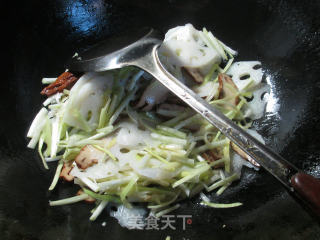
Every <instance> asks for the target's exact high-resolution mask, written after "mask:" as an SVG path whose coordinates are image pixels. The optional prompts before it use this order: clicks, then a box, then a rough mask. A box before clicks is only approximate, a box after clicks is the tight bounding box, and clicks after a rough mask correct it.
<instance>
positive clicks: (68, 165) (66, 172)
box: [60, 162, 74, 182]
mask: <svg viewBox="0 0 320 240" xmlns="http://www.w3.org/2000/svg"><path fill="white" fill-rule="evenodd" d="M72 168H73V166H72V162H65V163H64V164H63V167H62V170H61V172H60V178H63V179H64V180H66V181H68V182H71V181H72V180H73V179H74V176H72V175H70V172H71V170H72Z"/></svg>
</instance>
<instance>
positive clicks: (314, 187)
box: [67, 29, 320, 216]
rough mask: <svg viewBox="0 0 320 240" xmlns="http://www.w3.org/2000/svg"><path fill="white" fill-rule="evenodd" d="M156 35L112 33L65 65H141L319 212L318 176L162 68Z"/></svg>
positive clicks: (95, 68)
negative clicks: (234, 120) (224, 113)
mask: <svg viewBox="0 0 320 240" xmlns="http://www.w3.org/2000/svg"><path fill="white" fill-rule="evenodd" d="M160 38H161V36H160V34H159V33H158V32H157V31H154V30H153V29H141V30H140V31H138V32H134V33H128V34H127V35H124V36H120V37H115V38H112V39H109V40H108V41H106V42H103V43H100V44H98V45H96V46H95V47H93V48H91V49H89V50H88V51H85V52H83V53H81V54H80V55H79V56H80V57H78V58H74V59H72V60H71V61H70V62H69V64H68V66H67V68H68V69H70V70H71V71H80V72H90V71H95V72H100V71H107V70H111V69H117V68H121V67H125V66H136V67H138V68H141V69H143V70H144V71H146V72H148V73H149V74H151V75H152V76H154V77H155V78H156V79H157V80H158V81H160V82H161V83H162V84H163V85H164V86H165V87H167V88H168V89H169V90H170V91H171V92H173V93H174V94H175V95H177V96H178V97H179V98H180V99H182V100H183V101H184V102H185V103H187V104H188V105H189V106H190V107H191V108H193V109H194V110H195V111H196V112H198V113H199V114H200V115H201V116H202V117H204V118H205V119H206V120H207V121H209V122H210V123H211V124H212V125H214V126H215V127H216V128H218V129H219V130H220V131H221V132H222V133H223V134H224V135H225V136H227V137H228V138H229V139H230V140H231V141H232V142H234V143H235V144H236V145H238V146H239V147H240V148H241V149H242V150H243V151H244V152H245V153H247V154H248V155H249V156H250V157H251V158H252V159H253V160H255V161H256V162H257V163H259V164H260V165H261V166H262V167H263V168H265V169H266V170H267V171H268V172H269V173H271V174H272V175H273V176H274V177H276V178H277V179H278V180H279V181H280V182H281V183H282V184H283V185H284V186H285V187H286V188H287V190H288V191H289V192H290V193H291V194H292V195H294V196H296V197H298V198H299V199H300V200H302V202H304V203H305V204H306V205H307V206H308V207H309V208H310V209H311V210H312V211H313V212H314V213H315V214H316V215H317V216H320V180H319V179H316V178H314V177H312V176H311V175H308V174H306V173H303V172H301V171H299V170H298V169H297V168H296V167H295V166H293V165H292V164H291V163H289V162H288V161H286V160H285V159H284V158H282V157H281V156H279V155H278V154H276V153H275V152H273V151H272V150H271V149H269V148H268V147H266V146H265V145H264V144H262V143H261V142H259V141H257V140H256V139H255V138H254V137H252V136H251V135H249V134H248V133H247V132H245V131H244V130H243V129H241V128H240V127H239V126H237V125H236V124H234V123H233V122H232V121H231V120H230V119H228V118H227V117H225V116H224V115H223V114H222V113H221V112H220V111H219V110H217V109H215V108H214V107H212V106H211V105H210V104H209V103H208V102H206V101H205V100H203V99H202V98H201V97H199V96H198V95H197V94H195V93H194V92H193V91H192V90H190V89H189V88H188V87H186V86H185V85H184V84H182V83H181V82H180V81H179V80H178V79H176V78H175V77H174V76H172V75H171V74H170V73H169V72H168V71H166V69H165V68H164V67H163V65H162V64H161V62H160V60H159V56H158V52H157V49H158V47H159V46H160V45H161V43H162V41H161V40H160ZM115 50H116V51H115Z"/></svg>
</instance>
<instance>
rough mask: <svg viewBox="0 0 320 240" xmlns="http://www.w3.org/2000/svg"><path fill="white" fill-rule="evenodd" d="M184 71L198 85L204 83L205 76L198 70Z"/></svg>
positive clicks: (185, 69)
mask: <svg viewBox="0 0 320 240" xmlns="http://www.w3.org/2000/svg"><path fill="white" fill-rule="evenodd" d="M181 69H182V71H184V72H185V73H187V74H188V75H189V76H190V77H191V78H192V79H193V80H194V81H195V82H196V83H202V82H203V76H202V74H201V72H200V71H199V69H198V68H190V67H182V68H181Z"/></svg>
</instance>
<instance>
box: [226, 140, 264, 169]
mask: <svg viewBox="0 0 320 240" xmlns="http://www.w3.org/2000/svg"><path fill="white" fill-rule="evenodd" d="M231 148H232V149H233V151H235V152H236V153H238V154H239V155H240V156H241V157H242V158H243V159H245V160H247V161H248V162H250V163H252V164H253V165H254V166H256V167H260V164H259V163H257V162H256V161H255V160H253V159H252V158H251V157H250V156H249V155H248V154H246V153H245V152H244V151H242V150H241V148H239V147H238V146H237V145H236V144H234V143H233V142H231Z"/></svg>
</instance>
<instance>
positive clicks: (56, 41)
mask: <svg viewBox="0 0 320 240" xmlns="http://www.w3.org/2000/svg"><path fill="white" fill-rule="evenodd" d="M19 4H20V3H19ZM10 9H11V8H10ZM319 9H320V8H319V4H317V3H313V2H308V1H305V2H298V3H289V2H280V3H278V2H276V1H247V2H243V1H239V2H234V1H220V2H214V1H203V2H201V3H198V2H194V1H168V2H164V1H152V3H151V2H149V1H140V0H138V1H134V2H131V1H117V2H115V1H101V0H97V1H69V0H68V1H60V0H59V1H55V2H51V3H44V2H42V1H33V2H32V3H29V2H28V3H27V2H26V3H21V5H19V7H18V8H17V7H13V8H12V11H11V13H12V14H11V15H10V16H9V17H8V22H9V23H10V24H11V25H12V26H14V28H13V27H12V28H10V30H9V31H10V32H8V33H10V34H7V35H6V36H7V37H8V38H9V39H10V41H9V46H10V47H8V50H7V51H6V53H8V56H7V58H6V59H7V64H8V66H7V68H5V69H7V71H5V72H6V74H7V75H5V77H6V78H4V79H3V86H4V87H5V89H6V90H5V91H4V92H3V94H2V95H1V98H2V103H3V104H1V106H0V108H1V112H2V113H3V114H2V115H3V117H2V120H1V124H2V126H1V130H0V131H1V136H3V137H2V138H1V140H0V141H1V144H0V146H1V147H0V158H1V161H0V194H1V196H2V197H1V198H0V226H1V227H0V229H1V231H3V232H4V233H5V235H4V236H7V237H8V238H9V239H10V237H11V239H14V238H19V237H21V236H22V237H29V238H32V239H57V237H58V236H61V237H64V238H65V237H66V236H69V237H70V238H72V239H73V238H76V237H81V238H83V239H95V238H98V237H101V236H109V238H114V239H127V238H128V239H132V237H139V238H140V239H149V238H152V239H153V238H159V236H160V235H161V236H162V237H163V238H164V237H165V236H166V235H171V236H173V238H174V239H175V237H179V238H182V237H185V238H189V239H212V237H213V236H216V237H217V238H218V237H225V238H226V237H229V238H230V237H235V239H242V238H244V239H249V238H250V237H252V238H253V237H254V236H257V234H259V235H261V234H262V235H265V236H269V237H272V236H277V237H278V236H279V233H280V234H281V235H282V236H283V239H286V238H289V237H290V236H292V234H294V235H295V236H297V237H301V236H302V234H305V235H303V236H306V238H305V239H307V238H308V237H309V238H308V239H312V237H313V236H316V235H315V234H316V233H317V232H318V231H319V226H318V225H317V224H316V223H315V222H314V221H313V220H312V219H311V218H310V217H309V216H308V215H307V214H306V213H305V212H304V211H303V210H302V209H301V207H300V206H298V205H297V204H296V203H295V202H294V201H293V200H292V199H291V198H290V197H288V195H287V194H286V193H285V191H284V189H283V188H282V186H281V185H280V184H279V183H278V182H277V181H276V180H275V179H274V178H273V177H271V176H270V175H269V174H267V173H266V172H265V171H263V170H261V171H259V172H255V171H253V170H251V169H243V177H242V179H241V181H240V183H236V184H234V185H233V186H232V187H230V188H229V189H227V190H226V191H225V193H224V194H223V195H222V196H220V197H216V196H215V194H214V193H213V194H210V195H211V197H212V201H218V202H234V201H239V202H243V204H244V206H243V207H239V208H234V209H221V210H220V209H208V208H204V207H202V206H199V199H198V198H197V197H195V198H192V199H191V200H187V201H184V202H183V203H182V207H181V208H180V209H179V210H178V211H176V212H175V213H172V214H176V215H178V214H180V215H192V221H193V223H192V225H190V226H187V228H186V230H185V231H182V230H181V226H179V225H178V224H177V230H169V229H166V230H159V231H151V230H150V231H137V230H135V231H129V230H127V229H123V228H122V227H121V226H119V225H118V223H117V222H116V220H115V219H112V218H110V217H108V214H107V213H106V212H105V213H103V214H102V216H101V217H100V218H99V219H98V220H97V221H96V222H94V223H91V222H89V221H88V216H89V214H90V213H89V211H88V208H89V207H92V206H87V205H86V204H76V205H70V206H63V207H57V208H51V207H49V206H48V204H47V203H48V200H49V198H50V199H58V198H63V197H68V196H72V195H74V193H75V192H76V191H77V189H76V187H73V186H72V185H69V184H67V183H60V184H59V187H58V188H57V189H56V190H55V191H54V192H52V193H48V191H47V188H48V186H49V184H50V181H51V178H52V176H53V174H54V171H55V163H52V164H50V165H49V166H50V170H49V171H46V170H44V168H43V167H42V164H41V161H40V159H39V158H38V156H37V154H36V153H35V152H34V151H31V150H29V149H26V144H27V139H26V137H25V136H26V131H27V128H28V127H29V124H30V123H31V120H32V119H33V117H34V115H35V113H36V112H37V111H38V110H39V108H40V106H41V103H42V101H43V100H44V99H43V98H42V97H41V96H40V94H39V92H40V90H41V88H42V86H41V78H42V77H55V76H57V75H58V74H59V73H61V72H62V71H64V70H65V68H64V63H65V62H66V61H67V60H68V59H69V57H70V56H72V55H73V53H74V52H75V51H77V50H79V49H86V48H87V47H88V46H90V45H92V44H94V43H96V42H97V41H99V40H103V39H106V38H108V36H111V35H112V34H114V33H116V32H119V31H124V30H125V29H127V28H139V27H141V26H146V25H149V26H152V27H154V28H156V29H159V30H162V31H163V32H165V31H166V30H167V29H169V28H171V27H174V26H177V25H183V24H185V23H188V22H190V23H192V24H194V25H195V26H196V27H197V28H198V29H199V28H202V27H206V28H207V29H210V30H211V31H213V32H214V33H215V34H216V36H217V37H218V38H220V39H221V40H222V41H223V42H225V43H227V44H228V45H230V46H231V47H232V48H234V49H236V50H238V51H239V56H238V57H237V59H236V60H260V61H261V62H262V64H263V65H262V67H263V69H264V70H265V74H266V81H267V82H268V83H269V84H270V85H271V88H272V94H271V97H270V98H269V102H268V106H267V109H268V112H266V115H265V117H264V118H263V119H261V120H259V121H256V123H255V126H256V128H257V129H258V131H259V132H260V133H262V134H263V136H265V137H266V142H267V144H268V145H269V146H271V148H272V149H274V150H275V151H276V152H279V153H280V154H281V155H282V156H283V157H285V158H286V159H287V160H289V161H290V162H292V163H294V164H295V165H296V166H297V167H299V168H301V169H304V170H305V171H307V172H310V173H312V174H313V175H314V176H316V177H320V163H319V158H320V151H319V149H318V147H317V146H318V142H319V140H320V137H319V134H318V133H319V127H318V126H317V121H319V116H320V115H319V101H320V99H319V97H318V96H319V88H320V85H319V83H318V81H317V80H318V76H319V75H318V74H319V73H320V71H319V54H320V52H319V51H320V50H319V49H320V48H319V46H320V40H319V31H318V28H319V26H320V21H319V19H318V18H316V17H315V16H316V15H317V14H318V13H319ZM13 30H14V32H13V33H12V32H11V31H13ZM128 37H130V36H128ZM3 196H5V197H3ZM103 221H106V222H107V227H101V222H103ZM275 223H277V224H275ZM224 224H225V225H226V227H224V228H223V227H222V226H223V225H224ZM284 229H286V230H284ZM277 234H278V235H277ZM299 234H300V235H299Z"/></svg>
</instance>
